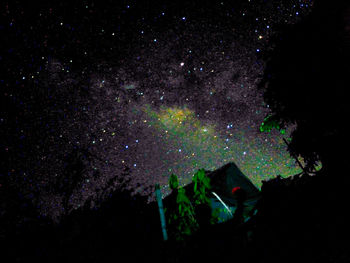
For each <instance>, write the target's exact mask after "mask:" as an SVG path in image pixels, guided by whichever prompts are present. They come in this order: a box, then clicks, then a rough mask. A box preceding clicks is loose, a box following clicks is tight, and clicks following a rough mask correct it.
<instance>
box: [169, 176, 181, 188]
mask: <svg viewBox="0 0 350 263" xmlns="http://www.w3.org/2000/svg"><path fill="white" fill-rule="evenodd" d="M169 187H170V189H171V190H174V189H177V188H178V187H179V179H178V178H177V176H176V175H175V174H171V175H170V178H169Z"/></svg>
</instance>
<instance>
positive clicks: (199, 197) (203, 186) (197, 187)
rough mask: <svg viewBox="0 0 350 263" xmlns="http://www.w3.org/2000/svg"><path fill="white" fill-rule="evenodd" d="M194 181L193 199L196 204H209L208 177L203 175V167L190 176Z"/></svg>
mask: <svg viewBox="0 0 350 263" xmlns="http://www.w3.org/2000/svg"><path fill="white" fill-rule="evenodd" d="M192 182H193V183H194V189H193V190H194V200H195V204H196V205H200V204H210V200H209V198H208V196H207V194H208V192H209V189H210V188H211V186H210V178H209V177H208V176H206V175H205V172H204V169H199V170H198V172H197V173H195V174H194V176H193V177H192Z"/></svg>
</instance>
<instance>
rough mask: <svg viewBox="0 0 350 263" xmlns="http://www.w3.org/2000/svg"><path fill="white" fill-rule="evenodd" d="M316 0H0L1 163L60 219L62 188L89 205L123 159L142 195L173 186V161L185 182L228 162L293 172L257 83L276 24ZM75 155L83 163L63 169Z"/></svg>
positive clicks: (254, 175) (114, 178)
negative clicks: (71, 170)
mask: <svg viewBox="0 0 350 263" xmlns="http://www.w3.org/2000/svg"><path fill="white" fill-rule="evenodd" d="M311 8H312V1H300V0H299V1H297V0H295V1H290V2H289V3H288V4H285V3H284V4H282V1H253V0H250V1H242V2H239V3H235V4H232V3H229V2H226V1H213V2H212V3H209V2H205V3H201V2H198V3H197V2H196V1H194V2H192V1H191V2H190V3H186V4H182V5H177V4H175V3H170V2H168V3H167V2H155V3H152V4H151V3H148V2H146V1H145V2H139V3H137V2H133V1H123V2H122V3H118V4H116V3H113V1H106V2H104V3H99V2H93V1H83V2H80V3H75V4H58V5H51V4H49V3H45V4H44V3H43V4H41V5H38V6H32V5H31V4H30V3H27V4H25V5H21V4H19V3H12V2H8V3H4V4H1V10H2V11H1V23H0V33H1V35H2V37H3V38H4V41H2V43H3V45H2V47H1V54H0V63H1V72H2V76H1V79H0V86H1V93H2V94H1V96H2V100H3V101H4V103H3V106H2V110H1V116H0V117H1V119H0V120H1V130H2V131H3V135H2V138H3V140H2V141H1V151H2V153H4V154H5V155H6V157H7V159H6V165H4V167H5V168H3V169H6V170H4V171H2V174H1V176H3V177H5V176H6V177H8V178H10V179H9V181H11V182H12V183H15V184H16V185H18V186H19V187H20V189H21V191H22V193H23V195H24V196H26V197H28V198H31V199H32V200H33V202H34V203H35V204H36V206H37V208H38V210H39V211H40V212H41V213H42V214H45V215H50V216H51V217H53V218H59V216H60V215H61V214H63V213H64V212H67V211H65V208H64V207H63V206H62V202H63V200H64V198H67V195H69V197H68V199H69V201H68V202H69V204H70V208H69V209H70V211H71V210H73V209H75V208H77V207H79V206H81V205H83V204H84V202H85V201H86V200H87V199H88V198H91V199H92V200H93V202H92V204H94V202H95V201H96V202H97V200H99V199H101V198H102V199H103V198H104V197H105V196H107V195H108V193H110V192H111V191H113V190H115V189H117V188H118V185H119V181H120V180H121V179H120V177H121V176H122V174H123V171H124V169H125V168H126V167H128V168H129V169H130V170H129V175H123V176H127V177H129V179H130V181H129V182H128V184H127V188H129V189H132V190H133V191H134V193H140V194H142V195H152V192H153V188H152V187H153V186H154V184H155V183H160V184H161V185H162V186H164V187H163V189H162V191H163V193H164V194H168V193H169V190H168V189H167V181H168V176H169V175H170V173H175V174H177V175H178V176H179V177H180V182H181V183H182V184H186V183H189V182H190V181H191V177H192V175H193V173H194V172H195V171H196V170H198V169H200V168H205V169H207V170H214V169H217V168H219V167H221V166H222V165H224V164H226V163H227V162H231V161H233V162H235V163H236V164H237V165H238V166H239V167H240V168H241V170H242V171H243V172H244V173H245V174H246V175H248V177H249V178H250V179H251V180H252V182H253V183H254V184H256V185H257V186H259V187H260V186H261V181H262V180H264V179H267V178H271V177H274V176H276V175H278V174H281V175H282V176H288V175H291V174H295V173H298V172H299V171H300V169H299V168H298V167H297V166H296V165H295V163H294V160H293V159H292V158H291V157H290V156H289V154H288V153H287V150H286V145H285V144H284V142H283V140H282V138H283V137H282V135H281V134H279V133H278V132H276V131H273V132H271V133H269V134H266V133H260V132H259V126H260V124H261V122H262V121H263V120H264V117H265V116H266V115H267V114H268V113H269V105H266V104H265V103H264V101H263V98H262V95H263V94H261V92H260V91H258V90H257V88H256V87H257V84H258V82H259V79H260V76H261V74H262V73H263V70H264V64H263V62H262V61H261V60H260V54H261V53H263V51H264V50H268V49H271V48H273V47H271V46H270V45H269V37H270V35H271V34H273V33H274V29H275V27H277V25H278V24H288V23H295V22H297V21H298V19H301V18H302V17H303V16H306V15H307V13H308V12H309V11H310V10H311ZM4 36H5V37H4ZM4 105H7V106H4ZM292 129H293V127H289V128H288V129H287V134H285V135H283V136H284V137H288V135H289V133H290V132H291V131H292ZM72 155H73V156H78V157H76V158H78V159H79V160H80V162H81V163H82V164H83V167H84V168H82V170H81V174H80V175H79V177H76V178H74V180H67V178H69V177H65V176H64V174H65V173H67V169H68V168H67V167H69V156H72ZM57 185H60V187H61V188H60V187H56V186H57ZM54 186H55V187H54ZM68 188H69V189H71V192H69V193H67V191H66V189H68ZM65 196H66V197H65ZM153 198H154V197H153V196H151V197H150V200H153Z"/></svg>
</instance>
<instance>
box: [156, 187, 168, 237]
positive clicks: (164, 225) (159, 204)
mask: <svg viewBox="0 0 350 263" xmlns="http://www.w3.org/2000/svg"><path fill="white" fill-rule="evenodd" d="M155 188H156V197H157V202H158V208H159V215H160V223H161V226H162V232H163V239H164V241H166V240H168V235H167V232H166V224H165V215H164V208H163V200H162V194H161V193H160V187H159V184H156V187H155Z"/></svg>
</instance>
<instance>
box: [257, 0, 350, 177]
mask: <svg viewBox="0 0 350 263" xmlns="http://www.w3.org/2000/svg"><path fill="white" fill-rule="evenodd" d="M349 8H350V5H349V3H348V2H346V1H337V2H336V3H330V2H327V1H323V0H321V1H315V4H314V7H313V11H312V12H311V14H310V15H309V16H307V17H306V18H304V19H303V20H302V21H301V22H299V23H297V24H295V25H288V26H284V27H281V28H280V30H279V33H278V34H276V35H275V36H274V37H273V38H272V43H273V45H274V48H272V49H271V50H269V51H266V52H265V54H264V55H263V59H264V60H265V62H266V69H265V72H264V74H263V78H262V80H261V82H260V84H259V88H260V89H262V90H264V100H265V102H266V103H267V104H268V105H269V106H270V108H271V110H272V112H273V116H274V118H275V119H276V120H278V121H279V123H280V126H281V128H282V127H284V126H285V125H286V124H291V123H294V124H297V128H296V129H295V131H294V132H293V133H292V141H291V144H290V147H289V151H290V152H291V153H293V154H296V155H301V156H302V157H303V158H304V160H305V162H306V168H308V169H310V168H311V167H313V166H314V165H315V164H316V163H317V162H318V161H321V162H322V167H323V169H322V170H323V171H325V170H328V169H332V170H333V171H334V169H337V168H339V167H342V166H343V165H344V163H345V158H343V153H342V152H343V151H342V150H344V149H343V148H344V142H346V141H347V140H346V134H347V130H346V128H345V124H346V118H347V116H348V113H349V109H348V107H347V103H348V101H347V96H345V91H346V88H348V87H349V84H350V83H349V73H350V72H349V65H348V63H346V62H347V61H348V59H349V53H350V52H349V51H350V46H349V41H347V40H348V38H349V30H348V28H349V25H350V23H349V15H347V14H349V12H348V10H349Z"/></svg>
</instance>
